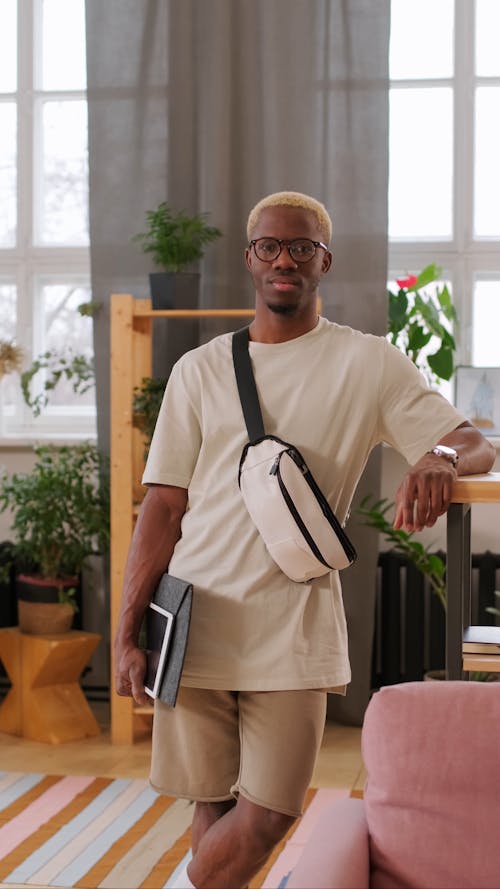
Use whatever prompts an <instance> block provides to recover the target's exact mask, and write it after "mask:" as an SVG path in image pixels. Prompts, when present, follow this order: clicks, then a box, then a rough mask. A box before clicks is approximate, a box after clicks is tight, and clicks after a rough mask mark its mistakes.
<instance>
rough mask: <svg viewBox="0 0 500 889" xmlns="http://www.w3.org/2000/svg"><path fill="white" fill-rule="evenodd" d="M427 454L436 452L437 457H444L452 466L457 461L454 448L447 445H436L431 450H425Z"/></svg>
mask: <svg viewBox="0 0 500 889" xmlns="http://www.w3.org/2000/svg"><path fill="white" fill-rule="evenodd" d="M427 453H428V454H436V455H437V456H438V457H444V459H445V460H448V463H451V464H452V465H453V466H456V465H457V463H458V453H457V451H456V450H455V448H449V447H448V446H447V445H436V447H434V448H432V450H430V451H427Z"/></svg>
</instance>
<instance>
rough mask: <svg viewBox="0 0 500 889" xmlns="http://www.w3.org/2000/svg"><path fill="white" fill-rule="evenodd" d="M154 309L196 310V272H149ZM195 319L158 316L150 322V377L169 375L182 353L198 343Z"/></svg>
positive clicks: (198, 284) (197, 292)
mask: <svg viewBox="0 0 500 889" xmlns="http://www.w3.org/2000/svg"><path fill="white" fill-rule="evenodd" d="M149 287H150V292H151V305H152V307H153V309H197V308H198V297H199V290H200V275H199V272H152V273H151V274H150V276H149ZM199 340H200V327H199V321H198V319H197V318H175V319H170V318H158V319H157V320H156V321H155V323H154V325H153V367H152V372H153V377H162V378H165V379H166V378H168V377H169V376H170V372H171V370H172V367H173V366H174V364H175V362H176V361H178V360H179V358H180V357H181V355H183V354H184V352H188V351H189V350H190V349H195V348H196V347H197V346H198V345H199Z"/></svg>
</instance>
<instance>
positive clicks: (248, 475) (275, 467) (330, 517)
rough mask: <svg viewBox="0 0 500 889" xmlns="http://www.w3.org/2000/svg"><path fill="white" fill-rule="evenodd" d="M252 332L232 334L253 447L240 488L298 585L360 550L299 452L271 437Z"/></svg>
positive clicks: (272, 550)
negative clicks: (263, 410) (256, 373)
mask: <svg viewBox="0 0 500 889" xmlns="http://www.w3.org/2000/svg"><path fill="white" fill-rule="evenodd" d="M248 342H249V331H248V327H245V328H243V329H242V330H238V331H236V333H233V338H232V348H233V363H234V370H235V374H236V382H237V385H238V393H239V396H240V401H241V406H242V409H243V416H244V418H245V423H246V427H247V431H248V438H249V442H248V444H247V445H245V447H244V449H243V453H242V455H241V460H240V466H239V471H238V484H239V487H240V491H241V494H242V497H243V500H244V502H245V506H246V508H247V510H248V512H249V514H250V516H251V518H252V520H253V522H254V524H255V526H256V528H257V530H258V531H259V533H260V535H261V537H262V539H263V540H264V543H265V545H266V547H267V550H268V551H269V554H270V555H271V557H272V558H273V559H274V561H275V562H276V563H277V564H278V565H279V567H280V568H281V570H282V571H283V572H284V573H285V574H286V575H287V576H288V577H289V578H290V579H291V580H294V581H302V582H305V581H308V580H311V579H312V578H314V577H321V576H322V575H323V574H327V573H328V571H332V570H334V569H335V570H340V569H342V568H347V567H348V566H349V565H352V563H353V562H354V561H355V559H356V551H355V549H354V547H353V545H352V543H351V541H350V540H349V538H348V537H347V534H346V533H345V531H344V529H343V528H342V526H341V524H340V522H339V521H338V519H337V518H336V516H335V514H334V513H333V511H332V509H331V508H330V505H329V503H328V501H327V499H326V497H325V496H324V494H323V492H322V491H321V489H320V488H319V486H318V484H317V483H316V481H315V479H314V477H313V475H312V473H311V471H310V469H309V467H308V466H307V464H306V462H305V460H304V458H303V457H302V455H301V453H300V451H299V450H298V448H296V447H295V446H294V445H292V444H290V443H289V442H286V441H282V439H280V438H278V437H277V436H275V435H266V434H265V430H264V424H263V421H262V413H261V410H260V404H259V396H258V393H257V388H256V385H255V379H254V375H253V370H252V364H251V361H250V355H249V352H248Z"/></svg>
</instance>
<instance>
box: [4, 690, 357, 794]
mask: <svg viewBox="0 0 500 889" xmlns="http://www.w3.org/2000/svg"><path fill="white" fill-rule="evenodd" d="M91 706H92V709H93V710H94V713H95V715H96V718H97V720H98V722H99V725H100V726H101V734H100V735H99V736H97V737H96V738H87V739H85V740H83V741H73V742H69V743H65V744H57V745H52V744H44V743H40V742H38V741H28V740H25V739H24V738H19V737H16V736H13V735H6V734H4V733H1V732H0V769H1V770H2V771H8V772H9V771H10V772H12V771H16V772H43V773H44V774H52V775H96V776H97V775H103V776H106V777H113V778H117V777H127V778H147V777H148V774H149V757H150V749H151V745H150V741H149V738H148V737H147V738H145V739H144V740H142V741H138V742H136V743H135V744H134V745H113V744H111V741H110V735H109V708H108V705H107V704H105V703H103V702H98V703H95V704H91ZM360 735H361V730H360V729H359V728H357V727H353V726H346V725H339V724H337V723H332V722H328V723H327V725H326V728H325V734H324V739H323V745H322V748H321V752H320V755H319V758H318V762H317V765H316V769H315V772H314V775H313V780H312V784H313V785H314V786H316V787H349V788H354V789H359V788H360V787H362V783H363V781H364V772H363V764H362V759H361V750H360Z"/></svg>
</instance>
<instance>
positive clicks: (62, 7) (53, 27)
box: [42, 0, 87, 90]
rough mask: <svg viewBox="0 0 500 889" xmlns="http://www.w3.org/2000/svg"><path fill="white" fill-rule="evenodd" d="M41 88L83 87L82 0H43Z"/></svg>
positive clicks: (83, 33) (84, 68) (66, 88)
mask: <svg viewBox="0 0 500 889" xmlns="http://www.w3.org/2000/svg"><path fill="white" fill-rule="evenodd" d="M42 22H43V25H42V28H43V31H42V89H44V90H84V89H85V88H86V86H87V73H86V63H85V4H84V0H43V6H42Z"/></svg>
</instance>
